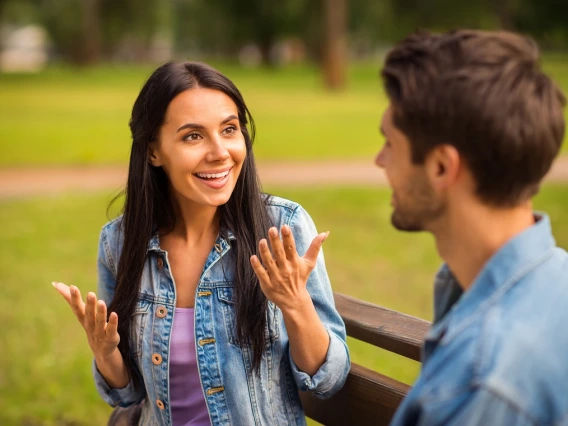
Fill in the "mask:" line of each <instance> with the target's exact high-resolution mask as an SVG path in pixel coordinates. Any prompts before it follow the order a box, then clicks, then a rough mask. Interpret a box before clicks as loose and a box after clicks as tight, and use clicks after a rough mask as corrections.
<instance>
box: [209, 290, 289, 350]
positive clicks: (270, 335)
mask: <svg viewBox="0 0 568 426" xmlns="http://www.w3.org/2000/svg"><path fill="white" fill-rule="evenodd" d="M217 297H218V298H219V301H220V302H221V306H222V310H223V318H224V322H225V330H226V332H227V340H228V341H229V343H230V344H232V345H235V346H241V347H249V346H250V343H249V342H248V341H247V342H242V343H239V341H238V339H237V312H236V306H235V300H236V295H235V289H234V287H220V288H218V289H217ZM277 312H278V308H277V307H276V306H275V305H274V304H273V303H272V302H270V301H269V302H268V308H267V311H266V316H267V321H266V322H267V324H266V326H265V329H264V333H265V337H266V343H267V345H269V344H270V343H272V342H274V341H276V340H278V336H279V329H278V314H277Z"/></svg>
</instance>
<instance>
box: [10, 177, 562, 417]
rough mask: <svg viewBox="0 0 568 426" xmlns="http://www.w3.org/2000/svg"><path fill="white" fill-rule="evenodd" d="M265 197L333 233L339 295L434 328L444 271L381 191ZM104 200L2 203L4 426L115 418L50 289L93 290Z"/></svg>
mask: <svg viewBox="0 0 568 426" xmlns="http://www.w3.org/2000/svg"><path fill="white" fill-rule="evenodd" d="M268 189H269V190H270V191H271V192H273V193H275V194H278V195H282V196H285V197H288V198H291V199H293V200H296V201H299V202H300V203H302V204H303V205H304V206H305V207H306V209H307V210H308V211H309V212H310V213H311V215H312V216H313V218H314V220H315V222H316V224H317V226H318V228H319V229H320V230H322V231H323V230H330V231H331V235H330V238H329V239H328V240H327V241H326V243H325V255H326V262H327V266H328V270H329V274H330V277H331V280H332V284H333V286H334V289H335V291H338V292H342V293H346V294H349V295H352V296H355V297H357V298H361V299H365V300H368V301H371V302H373V303H377V304H380V305H383V306H386V307H389V308H392V309H396V310H399V311H402V312H405V313H408V314H411V315H414V316H418V317H421V318H426V319H429V318H430V317H431V313H432V309H431V305H432V297H431V293H432V277H433V275H434V273H435V271H436V269H437V268H438V266H439V259H438V257H437V255H436V253H435V251H434V246H433V241H432V238H431V237H430V236H429V235H426V234H414V235H410V234H403V233H399V232H397V231H395V230H393V229H392V227H391V226H390V223H389V215H390V207H389V197H390V193H389V191H388V190H386V189H356V188H351V189H328V188H325V189H324V188H322V189H316V188H311V189H309V190H308V189H302V190H289V189H286V190H278V189H276V188H268ZM110 199H111V196H110V195H107V194H99V195H66V196H58V197H53V198H47V197H46V198H37V199H32V200H23V201H2V202H0V223H3V224H5V226H4V229H3V232H2V234H1V236H0V277H2V284H3V286H2V287H3V297H2V298H0V323H1V324H2V326H3V328H2V333H1V334H0V348H1V349H2V350H0V424H1V425H7V426H11V425H28V426H35V425H61V426H62V425H67V426H69V425H102V424H105V421H106V419H107V416H108V415H109V413H110V409H109V408H108V407H107V406H106V405H105V404H104V403H103V402H102V401H101V400H100V398H99V396H98V395H97V393H96V392H95V389H94V385H93V381H92V378H91V372H90V362H91V355H90V352H89V348H88V345H87V342H86V338H85V336H84V333H83V331H82V329H81V327H80V325H79V324H78V323H77V322H76V320H75V318H74V317H73V314H72V313H71V311H70V309H69V308H68V306H67V304H66V303H65V302H64V300H63V299H61V297H60V296H59V295H58V294H56V292H55V290H54V289H53V288H52V287H51V282H52V281H53V280H60V281H63V282H66V283H69V284H71V283H72V284H75V285H77V286H79V288H81V290H83V292H86V291H88V290H94V289H95V286H96V284H95V283H96V276H95V274H96V270H95V258H96V248H97V239H98V234H99V230H100V228H101V226H102V225H103V223H104V222H105V221H106V213H105V210H106V205H107V203H108V201H109V200H110ZM536 206H537V208H540V209H543V210H546V211H548V212H549V213H550V215H551V217H552V223H553V227H554V230H555V235H556V237H557V240H558V242H559V244H560V245H561V246H563V247H568V224H567V223H566V221H565V220H563V217H564V214H565V212H566V211H567V209H568V186H550V187H547V188H545V190H544V191H543V193H542V195H540V196H539V198H538V199H537V203H536ZM349 344H350V348H351V351H352V358H353V360H354V361H355V362H358V363H361V364H363V365H366V366H368V367H371V368H373V369H376V370H378V371H381V372H382V373H384V374H387V375H391V376H394V377H396V378H398V379H399V380H402V381H405V382H407V383H411V382H412V380H413V379H414V378H415V376H416V374H417V371H418V368H419V365H418V364H417V363H415V362H413V361H408V360H404V359H401V358H399V357H396V356H394V355H392V354H389V353H386V352H384V351H381V350H378V349H376V348H373V347H371V346H369V345H365V344H362V343H359V342H356V341H353V340H350V341H349Z"/></svg>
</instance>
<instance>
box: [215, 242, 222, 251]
mask: <svg viewBox="0 0 568 426" xmlns="http://www.w3.org/2000/svg"><path fill="white" fill-rule="evenodd" d="M215 251H216V252H217V253H221V252H222V251H223V248H222V247H221V244H215Z"/></svg>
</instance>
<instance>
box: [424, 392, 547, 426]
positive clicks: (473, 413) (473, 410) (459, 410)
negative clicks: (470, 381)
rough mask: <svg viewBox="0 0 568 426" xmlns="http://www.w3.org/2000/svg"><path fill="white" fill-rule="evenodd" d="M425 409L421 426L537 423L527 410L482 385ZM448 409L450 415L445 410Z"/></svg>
mask: <svg viewBox="0 0 568 426" xmlns="http://www.w3.org/2000/svg"><path fill="white" fill-rule="evenodd" d="M440 404H441V403H436V404H435V405H436V406H435V407H429V409H428V410H427V411H428V412H429V413H430V415H429V416H424V417H423V418H422V419H421V421H420V425H423V426H427V425H428V426H436V425H440V426H441V425H444V426H479V425H507V426H536V425H537V424H538V422H537V421H536V419H534V418H532V417H531V416H530V415H529V414H527V413H526V412H525V411H524V410H523V409H522V407H520V406H518V405H517V404H515V403H513V402H512V401H509V400H508V399H507V398H504V397H503V396H502V395H500V394H499V393H496V392H492V390H491V389H489V388H487V387H484V386H481V387H478V388H475V389H474V390H473V391H472V392H470V393H468V394H467V395H466V396H465V397H464V396H463V395H456V397H455V398H452V399H450V400H448V401H446V402H444V403H442V405H445V407H444V406H440ZM448 412H451V413H452V414H450V416H449V417H447V415H446V413H448Z"/></svg>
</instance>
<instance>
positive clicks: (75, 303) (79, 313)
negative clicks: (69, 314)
mask: <svg viewBox="0 0 568 426" xmlns="http://www.w3.org/2000/svg"><path fill="white" fill-rule="evenodd" d="M69 292H70V293H71V309H73V313H74V314H75V316H76V317H77V319H78V320H79V321H80V322H81V324H82V323H83V321H84V319H85V304H84V303H83V299H81V292H80V291H79V289H78V288H77V287H75V286H74V285H72V286H69Z"/></svg>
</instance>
